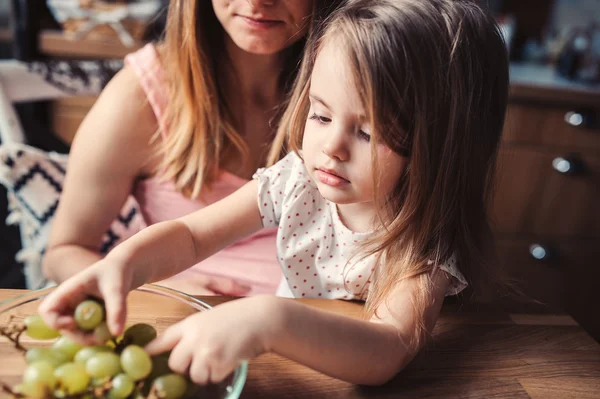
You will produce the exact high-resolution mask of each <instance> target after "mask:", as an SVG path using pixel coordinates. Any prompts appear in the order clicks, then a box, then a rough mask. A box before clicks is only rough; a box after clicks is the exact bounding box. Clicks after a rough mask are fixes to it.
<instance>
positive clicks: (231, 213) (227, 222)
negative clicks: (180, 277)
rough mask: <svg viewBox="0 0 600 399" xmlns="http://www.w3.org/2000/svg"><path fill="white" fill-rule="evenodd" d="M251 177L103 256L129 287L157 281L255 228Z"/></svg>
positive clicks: (255, 189) (259, 225) (258, 220)
mask: <svg viewBox="0 0 600 399" xmlns="http://www.w3.org/2000/svg"><path fill="white" fill-rule="evenodd" d="M257 193H258V186H257V182H256V181H255V180H252V181H250V182H248V183H247V184H246V185H245V186H244V187H242V188H240V189H239V190H237V191H236V192H235V193H233V194H231V195H230V196H228V197H226V198H224V199H222V200H220V201H218V202H216V203H214V204H212V205H210V206H207V207H206V208H203V209H201V210H199V211H196V212H194V213H191V214H189V215H186V216H184V217H182V218H179V219H176V220H173V221H167V222H161V223H157V224H155V225H152V226H150V227H147V228H145V229H144V230H142V231H141V232H139V233H137V234H136V235H134V236H133V237H131V238H130V239H128V240H127V241H125V242H123V243H122V244H121V245H119V246H117V247H116V248H115V249H114V250H113V251H111V252H110V253H109V254H108V255H107V256H106V260H107V261H112V262H116V263H118V264H122V265H123V267H125V268H126V271H125V274H128V275H131V276H132V287H131V288H135V287H138V286H140V285H142V284H145V283H147V282H154V281H160V280H162V279H164V278H167V277H170V276H173V275H175V274H177V273H179V272H181V271H183V270H185V269H187V268H189V267H190V266H192V265H194V264H196V263H198V262H200V261H202V260H204V259H206V258H207V257H209V256H211V255H213V254H214V253H216V252H218V251H220V250H221V249H223V248H225V247H227V246H229V245H231V244H233V243H235V242H236V241H239V240H241V239H242V238H244V237H246V236H248V235H250V234H252V233H254V232H256V231H258V230H260V229H261V228H262V219H261V215H260V212H259V209H258V199H257Z"/></svg>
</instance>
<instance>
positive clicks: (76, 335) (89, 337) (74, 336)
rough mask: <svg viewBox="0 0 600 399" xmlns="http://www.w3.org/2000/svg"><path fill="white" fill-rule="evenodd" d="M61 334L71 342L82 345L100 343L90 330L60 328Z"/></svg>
mask: <svg viewBox="0 0 600 399" xmlns="http://www.w3.org/2000/svg"><path fill="white" fill-rule="evenodd" d="M61 334H62V335H64V336H65V337H67V338H69V339H70V340H71V341H73V342H77V343H78V344H80V345H83V346H92V345H100V344H101V343H100V342H98V339H97V338H96V337H95V336H94V334H92V333H90V332H84V331H81V330H78V329H70V330H61Z"/></svg>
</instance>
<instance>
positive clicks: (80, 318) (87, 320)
mask: <svg viewBox="0 0 600 399" xmlns="http://www.w3.org/2000/svg"><path fill="white" fill-rule="evenodd" d="M74 318H75V323H77V325H78V326H79V328H81V329H82V330H85V331H91V330H93V329H94V328H96V327H97V326H98V325H99V324H100V323H102V321H103V320H104V307H103V306H102V305H101V304H99V303H98V302H97V301H94V300H93V299H88V300H86V301H83V302H81V303H80V304H79V305H77V307H76V308H75V315H74Z"/></svg>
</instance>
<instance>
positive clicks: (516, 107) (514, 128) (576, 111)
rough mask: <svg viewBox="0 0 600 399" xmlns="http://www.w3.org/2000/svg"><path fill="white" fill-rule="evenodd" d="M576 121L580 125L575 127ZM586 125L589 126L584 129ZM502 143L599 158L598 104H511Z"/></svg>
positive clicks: (599, 122)
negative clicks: (564, 105)
mask: <svg viewBox="0 0 600 399" xmlns="http://www.w3.org/2000/svg"><path fill="white" fill-rule="evenodd" d="M567 121H569V122H567ZM578 122H581V125H579V126H574V125H576V124H577V123H578ZM588 123H589V124H590V126H586V124H588ZM503 141H504V142H505V143H511V144H525V145H534V146H538V145H542V146H547V147H549V148H559V149H562V150H571V151H585V152H589V153H591V154H597V155H600V104H599V105H598V106H596V107H583V108H579V107H572V108H571V107H557V106H550V105H548V106H546V105H543V104H535V105H533V104H528V103H511V104H509V106H508V110H507V113H506V121H505V127H504V132H503Z"/></svg>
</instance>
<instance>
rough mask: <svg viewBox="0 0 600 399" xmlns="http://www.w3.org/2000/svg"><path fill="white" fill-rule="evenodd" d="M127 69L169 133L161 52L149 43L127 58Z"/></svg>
mask: <svg viewBox="0 0 600 399" xmlns="http://www.w3.org/2000/svg"><path fill="white" fill-rule="evenodd" d="M125 69H126V70H129V71H130V73H133V75H134V76H135V77H136V80H137V84H138V85H139V87H140V88H141V90H142V93H143V96H144V99H145V100H146V102H147V103H149V104H150V107H151V108H152V111H153V112H154V116H155V117H156V120H158V121H159V123H160V124H161V126H160V127H161V130H162V131H163V132H166V131H167V126H166V125H165V124H164V115H165V110H166V108H167V103H168V100H169V99H168V86H167V81H166V79H165V72H164V68H163V65H162V63H161V60H160V50H159V48H157V46H156V45H154V44H153V43H148V44H146V45H145V46H144V47H142V48H141V49H139V50H137V51H136V52H134V53H131V54H128V55H127V56H126V57H125Z"/></svg>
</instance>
